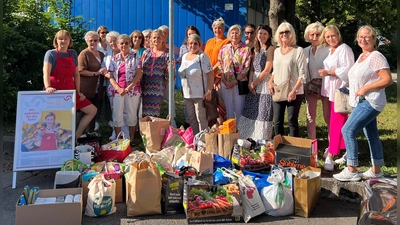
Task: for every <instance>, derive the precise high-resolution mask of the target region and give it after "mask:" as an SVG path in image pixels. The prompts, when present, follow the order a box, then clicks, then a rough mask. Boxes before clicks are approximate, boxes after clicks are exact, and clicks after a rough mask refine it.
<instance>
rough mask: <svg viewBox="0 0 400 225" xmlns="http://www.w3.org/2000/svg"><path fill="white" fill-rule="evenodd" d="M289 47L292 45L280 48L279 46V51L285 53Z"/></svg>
mask: <svg viewBox="0 0 400 225" xmlns="http://www.w3.org/2000/svg"><path fill="white" fill-rule="evenodd" d="M291 49H292V47H290V46H287V47H282V48H281V52H282V53H283V54H286V53H288V52H289V51H290V50H291Z"/></svg>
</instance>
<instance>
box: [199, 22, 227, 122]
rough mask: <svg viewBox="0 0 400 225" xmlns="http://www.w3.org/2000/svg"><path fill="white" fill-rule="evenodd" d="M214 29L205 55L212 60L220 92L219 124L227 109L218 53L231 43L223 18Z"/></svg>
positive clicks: (207, 43) (216, 85)
mask: <svg viewBox="0 0 400 225" xmlns="http://www.w3.org/2000/svg"><path fill="white" fill-rule="evenodd" d="M212 29H213V32H214V35H215V37H213V38H210V39H208V41H207V42H206V46H205V48H204V53H205V54H207V56H208V57H209V58H210V61H211V65H212V67H213V71H214V88H215V89H216V90H217V91H218V97H219V101H218V112H219V115H220V117H219V122H222V121H223V120H225V119H226V109H225V104H224V102H223V99H222V92H221V91H220V87H221V74H220V71H219V70H218V67H219V62H218V53H219V50H220V49H221V48H222V46H224V45H226V44H228V43H229V39H228V38H227V37H226V36H225V35H224V32H225V21H224V19H222V17H220V18H218V19H215V20H214V22H213V23H212ZM216 122H217V121H210V125H212V124H215V123H216Z"/></svg>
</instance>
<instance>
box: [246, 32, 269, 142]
mask: <svg viewBox="0 0 400 225" xmlns="http://www.w3.org/2000/svg"><path fill="white" fill-rule="evenodd" d="M274 51H275V47H274V46H273V45H272V29H271V27H269V26H268V25H260V26H258V29H257V30H256V39H255V41H254V59H253V63H252V65H251V67H250V73H249V90H250V93H249V94H248V95H247V98H246V101H245V105H244V109H243V113H242V116H241V117H240V120H239V122H238V130H239V131H240V138H243V139H247V138H252V139H253V140H271V139H272V130H273V129H272V128H273V123H272V117H273V111H272V96H271V95H270V93H269V90H268V85H267V84H268V80H269V78H270V76H271V71H272V62H273V59H274Z"/></svg>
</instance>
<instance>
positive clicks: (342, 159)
mask: <svg viewBox="0 0 400 225" xmlns="http://www.w3.org/2000/svg"><path fill="white" fill-rule="evenodd" d="M346 162H347V152H345V153H344V155H343V156H342V158H340V159H336V160H335V164H339V165H341V164H345V163H346Z"/></svg>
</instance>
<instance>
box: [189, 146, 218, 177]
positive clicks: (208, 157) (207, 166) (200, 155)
mask: <svg viewBox="0 0 400 225" xmlns="http://www.w3.org/2000/svg"><path fill="white" fill-rule="evenodd" d="M189 165H190V166H192V167H194V168H195V169H196V170H197V172H199V173H200V174H212V173H213V168H214V154H213V153H211V152H204V151H201V152H198V151H193V152H192V155H191V157H190V162H189Z"/></svg>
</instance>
